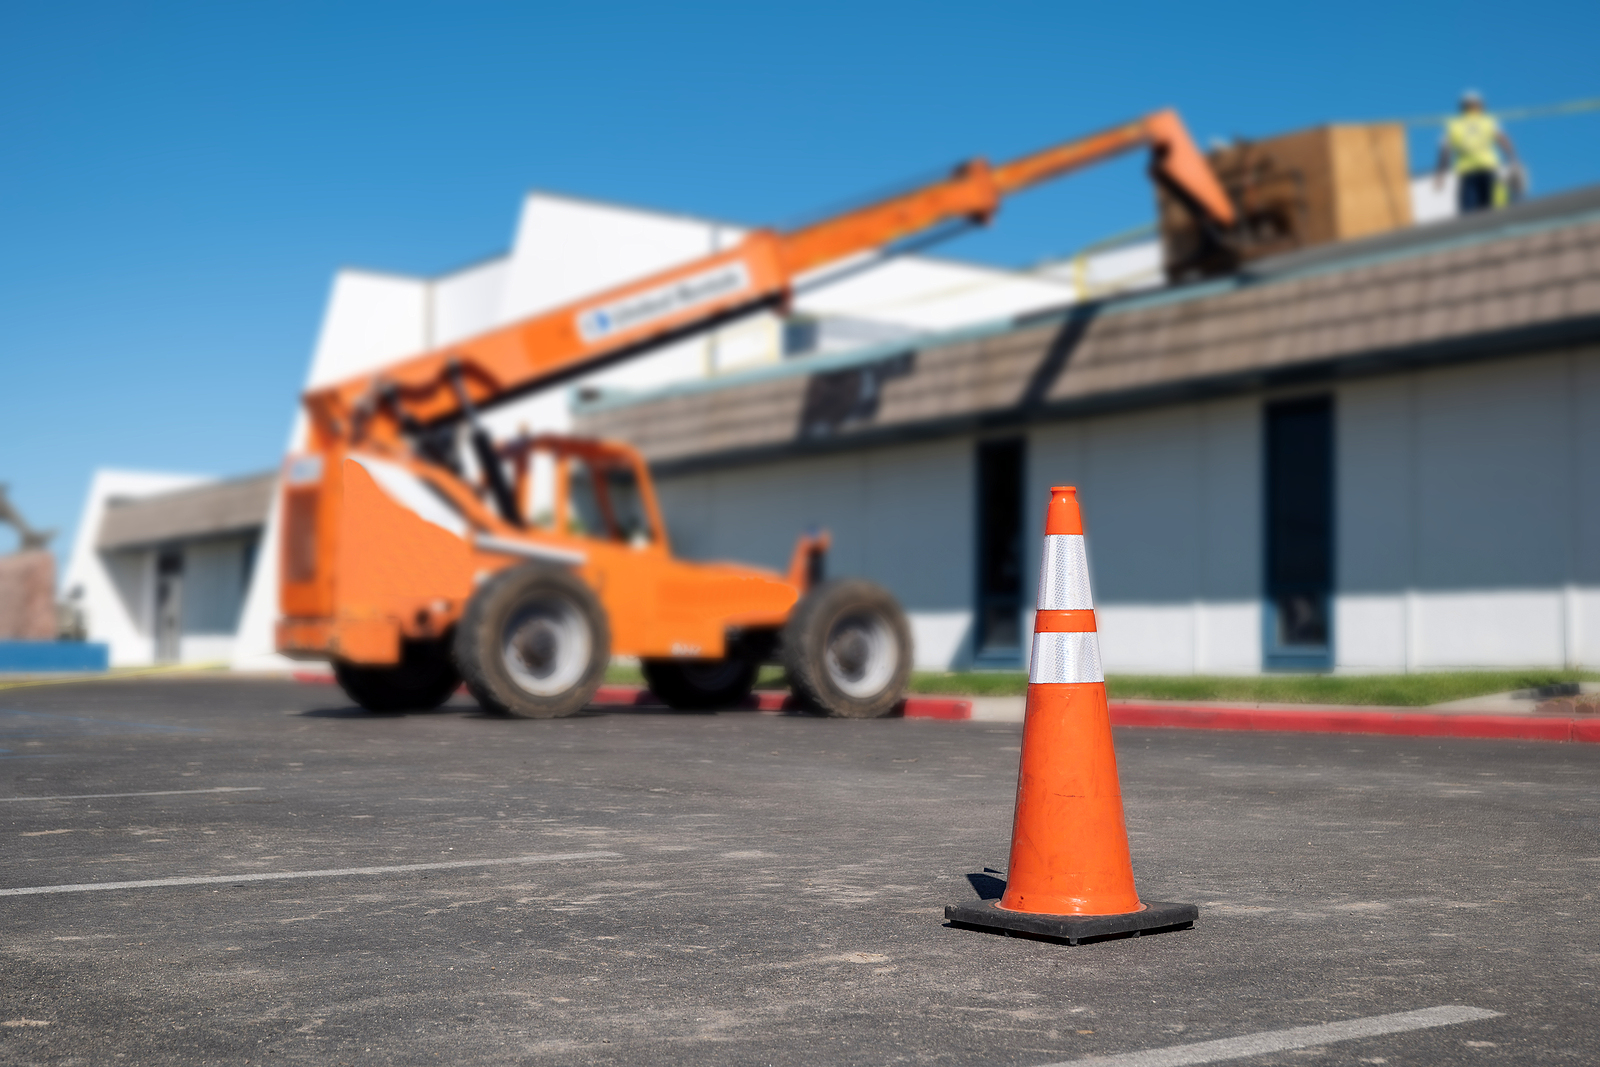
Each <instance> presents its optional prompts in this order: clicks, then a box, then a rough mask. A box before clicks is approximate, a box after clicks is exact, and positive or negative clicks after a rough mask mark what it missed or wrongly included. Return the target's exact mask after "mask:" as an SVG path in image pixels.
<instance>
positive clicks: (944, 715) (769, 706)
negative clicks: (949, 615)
mask: <svg viewBox="0 0 1600 1067" xmlns="http://www.w3.org/2000/svg"><path fill="white" fill-rule="evenodd" d="M593 703H595V704H599V705H603V706H610V707H617V706H618V705H621V706H624V707H649V706H660V704H661V701H660V700H658V699H657V698H656V695H655V694H654V693H652V692H650V690H648V689H640V688H638V687H637V686H631V685H603V686H601V687H600V689H599V691H598V692H596V693H595V695H594V701H593ZM741 706H742V707H746V708H754V709H756V710H759V711H798V710H800V703H799V701H797V700H795V698H794V697H792V696H790V695H789V694H788V693H785V692H781V691H777V690H772V689H760V690H757V691H756V692H754V693H751V694H750V696H749V698H748V699H746V700H745V702H744V704H743V705H741ZM900 709H901V710H900V713H901V714H902V715H903V716H904V717H905V718H908V719H970V718H971V717H972V702H971V701H970V700H961V699H958V698H956V697H915V696H914V697H907V698H906V699H905V700H904V701H903V702H902V703H901V706H900Z"/></svg>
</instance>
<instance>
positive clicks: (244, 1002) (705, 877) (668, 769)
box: [0, 679, 1600, 1067]
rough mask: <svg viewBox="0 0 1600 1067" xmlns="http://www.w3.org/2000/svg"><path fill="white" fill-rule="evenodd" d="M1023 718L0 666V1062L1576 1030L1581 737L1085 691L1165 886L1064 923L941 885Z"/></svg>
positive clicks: (1140, 838)
mask: <svg viewBox="0 0 1600 1067" xmlns="http://www.w3.org/2000/svg"><path fill="white" fill-rule="evenodd" d="M1020 735H1021V726H1020V724H1017V723H1009V722H983V721H970V722H944V721H929V720H912V719H905V720H898V719H890V720H877V721H868V722H855V721H839V720H826V719H816V718H811V717H806V716H799V715H787V714H769V713H761V712H756V711H744V712H727V713H721V714H681V713H672V712H667V711H663V710H660V709H624V708H611V709H606V710H604V711H595V712H592V713H587V714H585V715H582V716H579V717H577V718H573V719H566V720H557V721H544V722H535V721H518V720H505V719H498V718H493V717H489V716H485V715H483V714H481V713H479V712H478V711H477V709H476V708H475V707H473V706H472V705H471V704H470V703H469V702H466V701H462V700H459V699H458V700H457V701H455V702H453V703H452V704H451V705H449V706H447V707H446V708H444V709H442V710H441V711H439V712H435V713H430V714H417V715H398V716H375V715H369V714H367V713H364V712H361V711H360V710H358V709H355V708H353V707H351V706H349V704H348V703H347V702H346V701H345V700H344V699H343V698H342V696H341V695H340V693H339V691H338V690H337V689H334V688H331V687H326V686H309V685H297V684H294V683H290V682H278V681H265V680H243V679H178V680H130V681H117V682H99V683H89V684H70V685H50V686H41V687H37V688H20V689H10V690H3V691H0V916H3V921H0V1063H7V1064H10V1063H17V1064H35V1063H39V1064H108V1063H118V1062H121V1063H129V1064H166V1063H174V1064H201V1063H228V1064H240V1063H252V1064H255V1063H267V1064H274V1063H292V1062H304V1063H317V1064H335V1063H359V1064H388V1063H395V1064H436V1063H437V1064H465V1063H474V1064H476V1063H484V1064H499V1063H519V1064H520V1063H531V1064H541V1063H551V1064H556V1063H559V1064H568V1063H585V1064H586V1063H603V1064H660V1063H694V1064H698V1063H707V1064H834V1063H840V1064H900V1063H913V1064H923V1063H927V1064H984V1065H995V1067H1010V1065H1016V1067H1042V1065H1045V1064H1057V1063H1064V1062H1072V1061H1076V1060H1080V1059H1084V1058H1087V1057H1113V1056H1119V1055H1120V1056H1121V1057H1122V1058H1121V1059H1113V1060H1111V1061H1110V1062H1112V1063H1120V1064H1124V1065H1129V1067H1133V1065H1145V1067H1149V1065H1154V1064H1158V1063H1161V1064H1176V1063H1200V1062H1229V1063H1238V1064H1267V1063H1292V1064H1305V1063H1314V1064H1356V1063H1385V1064H1458V1063H1471V1064H1480V1063H1481V1064H1511V1063H1518V1064H1520V1063H1530V1062H1536V1061H1537V1062H1551V1063H1573V1064H1578V1063H1587V1062H1593V1061H1595V1060H1597V1059H1600V1021H1597V1019H1596V1014H1595V1011H1594V1005H1595V1003H1596V1002H1597V999H1600V998H1597V995H1596V982H1595V974H1596V972H1597V970H1600V936H1597V934H1600V925H1597V923H1596V920H1595V909H1596V903H1597V892H1596V885H1597V881H1600V746H1596V745H1578V744H1553V743H1546V742H1513V741H1491V740H1469V739H1453V738H1414V737H1371V736H1352V735H1322V734H1273V733H1227V732H1212V731H1191V730H1158V729H1132V728H1130V729H1119V730H1118V731H1117V734H1116V736H1117V744H1118V757H1119V763H1120V767H1121V775H1122V783H1123V792H1124V796H1125V802H1126V807H1127V817H1128V829H1129V834H1130V840H1131V843H1132V849H1133V857H1134V871H1135V876H1136V878H1137V881H1138V884H1139V887H1140V890H1141V892H1142V893H1143V895H1144V896H1146V897H1147V898H1150V899H1158V900H1170V901H1181V902H1193V903H1197V904H1199V905H1200V919H1199V921H1198V922H1197V923H1196V924H1195V926H1194V928H1193V929H1191V930H1185V931H1179V932H1173V933H1163V934H1158V935H1154V936H1147V937H1141V938H1136V939H1125V940H1115V941H1105V942H1100V943H1096V944H1087V945H1080V946H1076V947H1072V946H1067V945H1063V944H1057V943H1050V942H1043V941H1031V940H1022V939H1013V938H1007V937H1002V936H996V935H992V934H986V933H980V932H976V931H972V930H965V929H958V928H953V927H951V926H949V925H947V924H946V923H945V922H944V919H943V907H944V905H945V904H947V903H953V902H957V901H964V900H975V899H978V898H979V897H980V896H991V895H993V894H994V893H995V892H996V891H997V890H998V889H999V888H1000V886H1001V885H1002V884H1003V883H1002V881H1001V879H1003V877H1004V873H1003V872H1004V868H1005V863H1006V859H1007V851H1008V845H1009V840H1008V835H1009V832H1010V820H1011V804H1012V800H1013V794H1014V789H1015V780H1016V763H1017V757H1018V744H1019V740H1020ZM1304 1028H1311V1029H1304ZM1163 1050H1165V1051H1163Z"/></svg>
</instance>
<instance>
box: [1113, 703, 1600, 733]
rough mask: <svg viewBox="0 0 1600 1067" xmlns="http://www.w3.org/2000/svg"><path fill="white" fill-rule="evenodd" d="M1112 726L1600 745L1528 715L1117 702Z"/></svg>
mask: <svg viewBox="0 0 1600 1067" xmlns="http://www.w3.org/2000/svg"><path fill="white" fill-rule="evenodd" d="M1111 725H1113V726H1149V727H1166V728H1176V729H1180V730H1277V731H1282V732H1285V733H1308V734H1389V735H1392V736H1401V737H1497V738H1509V739H1512V740H1521V741H1584V742H1591V743H1600V721H1594V720H1588V719H1553V718H1534V717H1531V716H1526V715H1449V714H1439V713H1437V712H1414V713H1407V712H1393V711H1323V710H1319V711H1279V710H1271V711H1268V710H1262V709H1259V708H1175V707H1165V706H1161V705H1151V704H1132V703H1124V702H1118V703H1116V704H1113V705H1112V706H1111Z"/></svg>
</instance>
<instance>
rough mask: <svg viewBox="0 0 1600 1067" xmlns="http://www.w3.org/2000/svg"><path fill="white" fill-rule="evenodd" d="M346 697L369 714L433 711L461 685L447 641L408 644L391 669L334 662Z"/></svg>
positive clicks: (406, 643) (404, 646) (335, 673)
mask: <svg viewBox="0 0 1600 1067" xmlns="http://www.w3.org/2000/svg"><path fill="white" fill-rule="evenodd" d="M333 677H334V679H335V680H336V681H338V683H339V687H340V688H341V689H343V690H344V692H345V695H346V696H348V697H349V698H350V699H351V700H353V701H355V702H356V703H357V704H359V705H361V706H362V707H363V708H366V709H367V710H368V711H376V712H397V711H432V710H433V709H434V708H436V707H438V706H439V705H440V704H443V703H444V702H445V701H446V700H449V699H450V694H451V693H454V692H455V691H456V686H458V685H460V684H461V676H460V675H458V674H457V673H456V665H455V663H454V662H453V661H452V660H451V658H450V645H449V643H448V642H446V641H406V642H404V643H403V644H402V645H401V646H400V662H399V663H396V664H393V665H389V666H372V665H368V664H365V663H349V662H346V661H345V660H334V661H333Z"/></svg>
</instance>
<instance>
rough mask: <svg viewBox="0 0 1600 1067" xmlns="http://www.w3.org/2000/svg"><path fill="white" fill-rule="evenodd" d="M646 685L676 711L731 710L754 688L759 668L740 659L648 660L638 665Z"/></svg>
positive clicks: (734, 657)
mask: <svg viewBox="0 0 1600 1067" xmlns="http://www.w3.org/2000/svg"><path fill="white" fill-rule="evenodd" d="M639 669H640V670H641V671H643V672H644V681H645V684H646V685H648V686H649V687H650V692H652V693H654V694H655V695H656V696H658V697H660V698H661V702H662V703H663V704H665V705H666V706H667V707H669V708H676V709H677V710H678V711H709V710H712V709H714V708H732V707H737V706H738V705H740V704H742V703H743V702H744V698H745V697H747V696H749V695H750V694H751V692H752V691H753V690H754V689H755V687H756V674H757V673H758V672H759V671H760V669H761V665H760V664H758V663H757V662H756V661H755V660H752V659H745V658H743V657H739V656H730V657H728V658H727V659H702V660H693V659H691V660H676V659H647V660H644V661H643V662H641V663H640V664H639Z"/></svg>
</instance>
